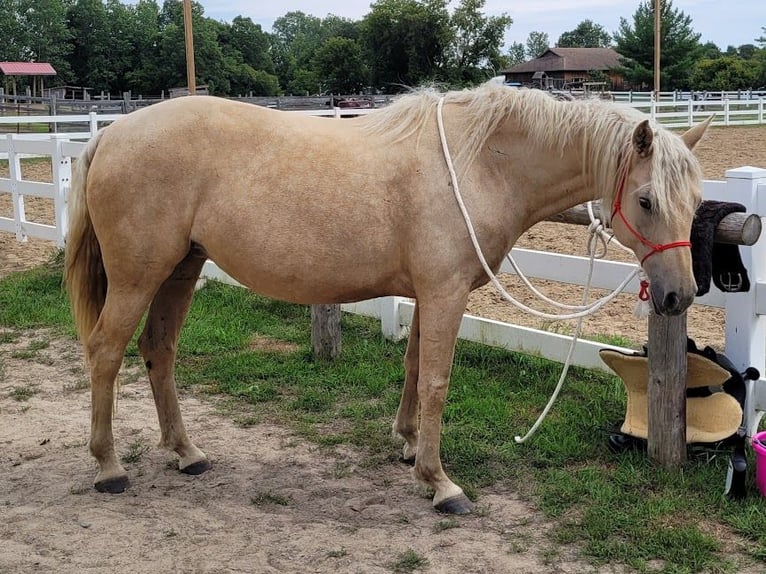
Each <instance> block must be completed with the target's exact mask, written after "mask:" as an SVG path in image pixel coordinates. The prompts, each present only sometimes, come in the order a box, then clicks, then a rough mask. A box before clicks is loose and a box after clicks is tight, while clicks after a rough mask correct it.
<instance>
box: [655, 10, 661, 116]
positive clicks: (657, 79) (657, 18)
mask: <svg viewBox="0 0 766 574" xmlns="http://www.w3.org/2000/svg"><path fill="white" fill-rule="evenodd" d="M661 34H662V0H654V101H655V102H656V101H659V99H660V49H661Z"/></svg>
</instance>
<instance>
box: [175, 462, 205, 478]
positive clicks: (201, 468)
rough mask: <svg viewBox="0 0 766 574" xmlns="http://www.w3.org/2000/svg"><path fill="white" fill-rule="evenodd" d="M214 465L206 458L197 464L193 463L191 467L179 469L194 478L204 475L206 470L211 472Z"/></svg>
mask: <svg viewBox="0 0 766 574" xmlns="http://www.w3.org/2000/svg"><path fill="white" fill-rule="evenodd" d="M212 466H213V465H212V464H211V463H210V461H209V460H208V459H206V458H203V459H202V460H198V461H197V462H193V463H191V464H190V465H189V466H185V467H183V468H180V467H179V468H178V470H180V471H181V472H183V473H184V474H191V475H192V476H196V475H198V474H202V473H203V472H205V471H206V470H210V468H212Z"/></svg>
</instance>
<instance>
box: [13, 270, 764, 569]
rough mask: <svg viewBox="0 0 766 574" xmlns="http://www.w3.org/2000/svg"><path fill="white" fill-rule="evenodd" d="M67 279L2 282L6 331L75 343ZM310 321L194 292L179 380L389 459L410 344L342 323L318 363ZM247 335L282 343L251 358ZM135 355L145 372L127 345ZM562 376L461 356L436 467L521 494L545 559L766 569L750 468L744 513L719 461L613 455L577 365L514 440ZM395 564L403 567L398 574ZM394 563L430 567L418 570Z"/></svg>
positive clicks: (369, 325) (619, 409)
mask: <svg viewBox="0 0 766 574" xmlns="http://www.w3.org/2000/svg"><path fill="white" fill-rule="evenodd" d="M60 280H61V279H60V270H59V269H58V268H57V267H56V266H48V267H43V268H38V269H36V270H34V271H30V272H27V273H23V274H17V275H12V276H10V277H8V278H6V279H4V280H2V281H0V327H9V328H13V329H16V328H21V327H23V328H36V327H46V328H49V329H51V330H52V332H54V333H56V332H58V333H60V334H63V335H65V336H71V335H72V334H73V328H72V325H71V321H70V319H69V312H68V308H67V305H66V303H65V302H64V298H63V295H62V292H61V289H60ZM309 321H310V312H309V309H308V308H306V307H302V306H296V305H287V304H284V303H280V302H275V301H271V300H267V299H263V298H260V297H256V296H254V295H252V294H249V293H248V292H246V291H244V290H242V289H238V288H234V287H227V286H224V285H220V284H217V283H214V282H213V283H209V284H208V286H207V287H205V288H204V289H202V290H200V291H199V292H198V293H197V295H196V297H195V301H194V304H193V305H192V309H191V312H190V316H189V319H188V321H187V323H186V325H185V327H184V330H183V332H182V337H181V342H180V351H179V360H178V367H177V377H178V383H179V385H180V386H183V387H186V388H189V389H193V390H195V391H197V392H201V393H211V394H216V395H221V394H222V395H227V396H228V398H229V400H231V401H233V402H236V403H238V404H240V405H241V406H242V409H241V410H240V412H239V416H242V417H243V418H242V420H241V423H242V424H249V423H252V422H256V421H263V422H275V423H278V424H283V425H288V426H290V427H291V428H293V429H295V430H296V432H298V433H300V434H302V435H303V436H304V437H306V438H308V439H310V440H312V441H315V442H317V443H318V444H319V445H326V446H328V447H330V446H332V445H338V444H344V445H353V446H355V447H358V448H359V449H360V450H361V452H362V453H363V455H364V458H363V460H362V461H360V462H359V463H358V464H359V465H361V466H366V467H368V468H374V467H375V466H377V465H380V464H381V463H388V462H395V461H396V460H397V458H398V455H399V453H400V450H401V444H400V443H399V442H398V441H394V440H393V439H392V438H391V436H390V434H391V433H390V428H391V421H392V419H393V416H394V414H395V412H396V407H397V404H398V400H399V394H400V392H401V385H402V380H403V378H404V370H403V367H402V360H403V354H404V350H405V342H397V343H394V342H390V341H386V340H383V339H382V337H381V335H380V331H379V327H378V325H377V324H376V323H375V322H374V321H371V320H368V319H365V318H362V317H356V316H348V315H344V316H343V352H342V354H341V357H340V358H339V359H338V360H336V361H334V362H332V363H325V362H322V363H318V362H315V361H314V360H313V359H312V356H311V351H310V340H309V338H310V328H309V324H310V323H309ZM254 337H258V339H259V340H263V339H273V340H274V341H277V342H280V343H284V344H282V345H275V346H273V348H271V347H269V346H263V345H259V350H254V349H253V345H252V341H253V340H254ZM128 354H129V355H130V358H132V359H133V360H137V356H138V352H137V349H136V346H135V344H134V343H132V344H131V345H129V347H128ZM559 370H560V365H558V364H555V363H551V362H548V361H544V360H542V359H539V358H534V357H527V356H523V355H520V354H514V353H509V352H506V351H502V350H499V349H493V348H490V347H486V346H481V345H478V344H472V343H464V342H460V343H459V344H458V346H457V349H456V354H455V360H454V367H453V376H452V382H451V386H450V394H449V398H448V402H447V405H446V407H445V411H444V427H443V439H442V450H441V455H442V460H443V462H444V465H445V468H446V470H447V472H448V473H449V474H450V476H451V477H452V478H453V480H455V481H456V482H458V483H459V484H460V485H461V486H463V487H464V488H465V490H466V492H467V493H468V494H469V496H472V497H475V498H478V502H479V504H481V494H482V489H483V488H485V487H488V486H490V485H501V486H506V487H507V488H510V489H512V490H514V491H517V492H519V493H520V494H521V495H522V496H523V497H525V498H527V499H529V500H531V501H533V502H534V503H535V504H536V505H537V507H538V508H539V509H540V510H541V511H542V512H543V513H544V514H545V515H546V516H547V517H549V519H550V520H552V522H553V524H554V527H553V529H552V532H551V536H552V537H553V542H555V546H553V547H552V548H551V549H549V550H546V552H550V553H553V554H555V553H556V551H557V548H561V545H568V544H577V545H578V548H579V549H580V551H581V553H582V554H583V555H584V556H585V557H587V558H588V559H589V560H590V561H591V562H592V563H594V564H596V565H602V564H610V565H612V564H619V565H623V566H625V567H628V569H629V571H631V570H632V571H637V572H648V571H651V572H664V573H667V574H671V573H687V572H688V573H693V572H721V573H725V572H736V571H737V569H738V567H740V566H742V564H745V563H749V562H754V563H755V564H758V565H759V566H760V567H762V568H764V570H766V551H765V550H764V548H766V505H764V504H763V500H762V499H761V498H760V497H759V496H758V495H757V493H756V490H755V487H754V485H753V481H752V474H753V472H752V468H753V466H752V464H751V473H750V474H751V478H750V481H751V482H750V485H749V487H750V488H749V496H748V498H747V499H745V500H744V501H739V502H735V501H731V500H729V499H727V498H725V497H723V496H722V490H723V485H724V478H725V476H726V465H727V462H728V461H727V457H725V456H717V457H714V458H713V459H712V460H710V461H708V460H703V459H702V458H694V459H692V460H689V461H688V463H687V464H686V465H685V466H684V467H683V469H682V470H681V471H678V472H666V471H663V470H661V469H658V468H655V467H654V466H653V465H652V464H651V463H650V462H649V461H647V459H646V457H645V455H644V454H642V453H639V452H632V453H626V454H623V455H619V456H618V455H614V454H612V453H610V452H609V450H608V449H607V448H606V439H607V437H608V434H609V432H610V431H611V430H612V429H613V428H615V426H616V425H618V423H619V422H620V421H621V419H622V417H623V416H624V412H625V403H624V401H625V396H624V391H623V385H622V383H621V382H620V381H619V380H618V379H616V378H613V377H609V376H606V375H603V374H600V373H597V372H595V371H586V370H583V369H572V370H571V374H570V377H569V379H568V381H567V384H566V387H565V390H564V392H563V393H562V396H561V397H560V399H559V401H558V403H557V404H556V406H555V408H554V409H553V411H552V413H551V414H550V416H549V418H548V419H547V420H546V422H545V424H544V425H543V426H542V427H541V429H540V431H539V432H538V434H537V435H536V436H535V437H534V439H533V440H532V441H531V442H530V443H528V444H525V445H523V446H519V445H516V444H515V443H514V441H513V436H515V435H517V434H520V433H521V432H522V431H524V430H526V429H527V428H529V426H530V425H531V424H532V422H533V421H534V420H535V418H536V417H537V415H538V413H539V411H540V410H541V409H542V407H543V406H544V404H545V402H546V401H547V399H548V397H549V395H550V393H551V391H552V389H553V387H554V386H555V383H556V380H557V377H558V374H559ZM233 410H234V409H233ZM242 412H244V413H246V414H245V415H242V414H241V413H242ZM336 471H337V472H338V473H341V474H342V473H344V472H346V471H347V469H345V468H344V467H342V466H341V467H338V468H337V469H336ZM273 496H277V497H279V496H280V495H274V494H273V493H259V494H257V495H256V496H254V497H253V504H283V503H285V501H282V502H279V501H277V500H275V499H272V497H273ZM286 502H287V503H288V504H289V503H290V501H289V500H287V501H286ZM438 520H441V519H438ZM435 523H436V526H435V527H434V530H435V531H441V530H445V529H448V528H452V527H454V525H453V524H456V523H453V522H451V521H450V520H449V518H446V519H445V520H444V521H442V522H436V521H435ZM413 555H414V556H415V557H417V555H416V554H414V553H413ZM413 560H414V559H413ZM396 564H400V560H397V562H396V563H395V564H394V565H392V568H393V567H394V566H395V565H396ZM407 564H410V566H407ZM396 567H398V568H402V570H399V571H413V570H415V569H417V568H424V566H423V565H422V564H421V565H417V564H414V565H413V564H412V563H411V562H410V561H409V560H403V561H402V562H401V564H400V565H399V566H396ZM406 568H410V570H406Z"/></svg>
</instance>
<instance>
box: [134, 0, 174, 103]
mask: <svg viewBox="0 0 766 574" xmlns="http://www.w3.org/2000/svg"><path fill="white" fill-rule="evenodd" d="M131 29H132V33H131V35H130V39H131V45H132V47H131V50H132V53H133V64H132V66H131V69H130V70H128V71H126V72H125V81H126V83H127V85H128V89H130V90H131V91H134V92H136V93H138V94H144V95H149V94H152V95H154V94H159V93H160V92H161V91H162V90H163V89H165V88H167V85H166V84H164V83H163V82H161V81H160V79H159V74H158V73H157V66H158V63H159V62H158V58H159V44H160V7H159V5H158V4H157V1H156V0H139V2H138V3H137V4H136V5H135V6H134V7H133V10H132V24H131Z"/></svg>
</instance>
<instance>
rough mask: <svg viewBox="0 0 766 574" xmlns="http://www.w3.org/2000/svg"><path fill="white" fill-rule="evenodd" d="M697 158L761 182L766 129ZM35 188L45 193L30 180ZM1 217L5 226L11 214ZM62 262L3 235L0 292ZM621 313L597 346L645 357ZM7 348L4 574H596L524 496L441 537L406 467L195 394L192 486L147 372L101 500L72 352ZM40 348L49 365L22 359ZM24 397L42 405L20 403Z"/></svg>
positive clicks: (0, 372)
mask: <svg viewBox="0 0 766 574" xmlns="http://www.w3.org/2000/svg"><path fill="white" fill-rule="evenodd" d="M699 151H700V157H701V159H702V162H703V165H704V168H705V175H706V177H708V178H711V179H720V178H722V177H723V172H724V171H725V170H726V169H728V168H731V167H738V166H740V165H745V164H751V165H756V166H766V127H759V128H742V129H728V130H723V129H714V130H712V132H711V134H710V135H709V136H708V138H707V139H706V140H705V141H704V142H703V143H702V144H701V147H700V150H699ZM724 151H725V152H726V154H727V155H726V156H725V157H724V156H723V155H722V154H723V152H724ZM35 169H39V170H40V171H41V172H45V171H46V169H47V168H45V166H42V167H40V166H38V167H37V168H35ZM48 171H49V169H48ZM37 175H40V174H37ZM43 175H44V173H43ZM27 177H28V178H29V179H37V177H36V176H35V174H33V173H31V170H30V174H29V175H28V176H27ZM3 201H5V200H4V199H0V214H4V213H8V208H9V205H10V204H9V203H3ZM27 206H28V208H30V212H31V213H32V214H33V215H31V216H30V219H33V220H36V221H43V220H45V218H46V217H49V215H48V214H49V212H50V210H49V207H47V206H46V205H45V204H44V202H42V201H35V200H28V203H27ZM569 227H570V226H561V225H556V226H555V227H553V224H548V225H541V226H537V227H535V228H534V229H533V230H531V231H530V232H529V233H528V234H527V236H526V237H525V238H524V241H523V244H524V246H531V245H537V246H541V247H545V248H551V247H555V248H558V249H560V250H561V251H562V252H568V251H570V250H571V248H572V246H574V247H575V249H574V252H575V253H578V254H581V253H582V251H580V250H579V249H578V248H579V246H580V245H584V242H585V232H584V229H582V228H576V227H572V228H571V229H569ZM52 252H53V247H52V245H51V244H49V243H47V242H42V241H35V240H31V241H30V242H29V243H27V244H18V243H17V242H16V240H15V238H14V237H13V235H11V234H5V233H0V277H1V276H4V275H5V274H7V273H10V272H14V271H18V270H21V269H24V268H27V267H30V266H32V265H36V264H39V263H40V262H42V261H44V260H45V259H47V258H48V257H49V256H50V255H51V253H52ZM549 290H550V291H551V293H552V294H554V295H555V294H556V293H557V292H558V293H561V291H562V289H561V287H560V286H559V287H556V286H551V289H549ZM631 300H632V298H631ZM497 301H498V299H497V296H496V295H494V294H492V293H491V292H489V291H488V290H486V289H484V290H480V291H479V292H477V293H476V294H475V295H474V297H473V298H472V300H471V305H470V311H472V312H474V313H477V314H483V315H485V316H490V317H494V318H500V319H507V318H508V317H515V315H514V314H512V313H510V312H509V311H507V310H506V308H504V307H501V306H500V305H498V304H497ZM626 307H627V308H631V307H632V301H631V302H618V303H616V304H613V305H611V306H610V307H609V309H607V310H606V312H605V314H604V315H603V316H602V317H600V318H599V319H597V320H593V321H590V322H589V323H588V325H587V327H586V330H587V331H588V332H598V333H608V334H623V335H624V336H626V337H628V338H630V339H631V340H635V341H641V340H643V338H644V337H645V324H643V323H640V322H636V321H635V320H633V319H632V318H631V315H630V312H629V311H626V310H625V308H626ZM721 324H722V320H721V314H720V312H718V311H715V310H709V309H704V308H703V309H700V310H696V309H695V310H694V311H693V314H692V319H691V321H690V328H689V332H690V334H692V336H694V337H695V338H698V340H702V341H703V342H712V343H716V342H720V341H722V327H721ZM549 328H559V329H566V327H563V326H549ZM0 341H4V342H0V428H2V430H1V431H0V444H2V446H3V449H2V452H0V540H2V545H1V546H0V572H2V573H9V574H10V573H14V574H15V573H27V572H57V573H58V572H61V573H64V572H66V573H69V572H93V573H102V572H103V573H107V572H109V573H113V572H128V571H130V572H137V573H144V572H145V573H154V572H184V573H186V572H193V573H197V572H199V573H218V572H221V573H223V572H256V573H271V572H274V573H286V572H290V573H292V572H295V573H298V572H301V573H303V572H318V573H324V572H327V573H335V572H354V573H355V572H362V573H368V572H369V573H374V572H391V571H393V570H394V563H395V561H396V560H397V558H398V557H399V556H400V555H401V554H402V553H404V552H405V551H407V550H414V551H415V552H416V553H417V554H419V555H421V556H423V557H425V558H427V559H428V561H429V566H428V567H427V568H425V570H426V571H428V572H444V573H470V572H483V573H495V572H496V573H530V574H532V573H566V572H573V573H574V572H577V573H580V572H590V571H595V569H594V568H593V567H591V566H589V565H587V563H586V562H584V561H582V560H580V559H578V557H577V549H576V547H561V546H554V545H553V543H552V541H551V536H550V531H551V525H550V524H549V523H547V522H546V520H545V519H543V518H542V517H541V515H540V513H539V512H537V511H536V509H535V508H534V507H532V506H531V505H530V504H529V503H528V502H526V501H523V500H520V499H519V498H518V496H517V495H516V494H515V493H514V492H513V491H510V490H503V489H501V488H496V489H486V490H483V491H482V492H481V493H480V500H479V505H480V510H479V512H477V513H476V514H475V515H473V516H470V517H460V518H458V519H455V520H454V521H450V522H445V520H446V519H445V517H442V516H439V515H438V514H436V513H434V511H433V510H432V508H431V503H430V500H429V499H428V497H427V496H426V495H425V493H424V492H423V491H422V489H420V488H419V487H417V486H415V484H414V482H413V480H412V479H411V477H410V474H409V469H408V468H407V467H405V466H402V465H391V466H387V467H383V468H381V469H379V470H377V471H375V472H371V471H369V470H367V469H364V468H361V467H360V466H359V465H358V461H359V460H360V457H359V456H358V455H357V454H356V453H355V452H354V451H352V450H348V449H340V448H336V449H334V450H326V449H321V450H320V449H318V448H317V447H315V446H313V445H311V444H308V443H306V442H305V441H303V440H300V439H298V438H296V437H295V436H292V435H291V434H290V432H289V431H287V430H285V429H283V428H280V427H275V426H270V425H263V424H259V425H255V426H251V427H248V428H240V427H238V426H236V425H235V424H234V423H233V422H232V416H231V412H230V408H231V407H230V406H227V408H226V409H221V406H222V403H219V402H211V399H210V398H209V397H208V398H204V399H203V398H200V397H197V396H194V395H192V394H188V393H185V394H183V396H182V410H183V412H184V416H185V420H186V421H187V426H188V427H189V431H190V434H191V436H192V438H193V439H194V440H195V441H196V442H197V444H198V445H199V446H200V447H201V448H203V449H204V450H206V451H207V452H208V454H209V455H210V456H211V459H212V461H213V465H214V466H213V469H212V470H211V471H209V472H208V473H206V474H204V475H202V476H199V477H188V476H185V475H182V474H180V473H178V472H177V471H176V470H175V469H174V456H173V455H171V454H169V453H166V452H164V451H161V450H159V449H157V448H154V447H153V445H154V444H155V443H156V442H157V440H158V438H159V431H158V426H157V421H156V414H155V412H154V407H153V406H152V400H151V394H150V392H149V385H148V382H147V380H146V377H145V376H144V375H143V373H131V372H128V373H127V375H126V376H125V379H126V380H129V381H133V382H130V383H129V384H126V385H124V386H123V389H122V398H121V401H120V406H119V412H118V415H117V418H116V422H115V434H116V441H117V444H118V445H119V448H118V452H119V454H120V455H125V454H126V453H128V452H131V451H132V452H133V453H134V454H135V453H138V454H137V455H136V456H135V457H134V458H135V459H136V460H135V461H134V462H131V463H129V464H126V467H127V469H128V473H129V475H130V479H131V481H132V487H131V489H130V490H129V491H128V492H127V493H125V494H122V495H113V496H107V495H102V494H98V493H96V492H95V491H94V490H93V489H92V487H91V483H92V480H93V476H94V474H95V466H94V462H93V460H92V459H91V458H90V456H89V454H88V452H87V447H86V444H87V440H88V431H89V422H88V421H89V396H88V391H87V383H86V380H85V375H84V373H83V370H82V367H81V352H80V349H79V346H78V345H77V344H75V343H74V342H72V341H68V340H62V339H58V338H55V337H50V335H49V334H48V333H46V332H45V331H38V332H30V333H24V334H23V336H22V337H21V338H19V339H16V340H13V337H7V336H5V337H4V336H3V333H2V332H0ZM33 341H36V342H38V343H36V344H34V345H33V346H34V347H41V346H42V347H44V348H42V350H39V351H37V352H35V353H29V352H25V350H28V349H29V348H30V344H32V342H33ZM46 342H47V344H48V346H47V347H45V344H46ZM19 389H26V390H29V391H30V394H31V396H30V397H29V398H28V399H26V400H21V401H19V400H16V398H17V395H18V394H19V392H20V391H19ZM445 525H446V526H445ZM600 571H601V572H612V571H619V570H613V569H612V568H608V567H607V568H602V569H601V570H600ZM740 571H741V572H743V573H745V572H748V570H744V569H743V570H740ZM752 572H755V570H753V571H752Z"/></svg>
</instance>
